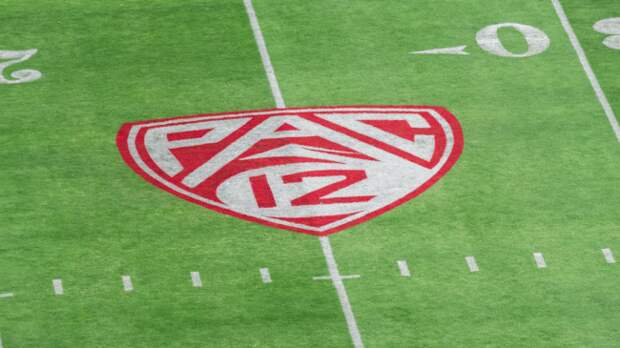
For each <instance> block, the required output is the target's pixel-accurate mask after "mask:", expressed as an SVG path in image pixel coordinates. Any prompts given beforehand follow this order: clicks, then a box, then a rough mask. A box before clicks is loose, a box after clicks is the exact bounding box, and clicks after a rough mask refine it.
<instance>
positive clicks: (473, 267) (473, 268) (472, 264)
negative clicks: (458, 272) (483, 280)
mask: <svg viewBox="0 0 620 348" xmlns="http://www.w3.org/2000/svg"><path fill="white" fill-rule="evenodd" d="M465 262H467V267H469V271H470V272H479V271H480V268H478V264H477V263H476V258H475V257H473V256H466V257H465Z"/></svg>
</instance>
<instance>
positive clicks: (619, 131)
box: [551, 0, 620, 142]
mask: <svg viewBox="0 0 620 348" xmlns="http://www.w3.org/2000/svg"><path fill="white" fill-rule="evenodd" d="M551 2H552V3H553V7H554V8H555V12H556V13H557V15H558V17H559V18H560V22H562V26H563V27H564V31H565V32H566V34H567V35H568V38H569V40H570V42H571V44H572V45H573V48H574V49H575V52H577V56H578V57H579V61H580V62H581V65H582V66H583V70H584V71H585V72H586V75H588V78H589V79H590V84H592V88H593V89H594V92H595V93H596V96H597V97H598V100H599V102H600V103H601V106H602V107H603V110H604V111H605V114H606V115H607V120H609V124H610V125H611V128H612V130H613V131H614V133H615V134H616V139H617V140H618V142H620V125H619V124H618V119H617V118H616V115H615V113H614V110H613V109H612V108H611V105H609V100H607V96H606V95H605V92H603V89H602V88H601V84H600V83H599V82H598V79H597V78H596V74H594V70H592V66H591V65H590V62H589V61H588V58H587V56H586V53H585V51H584V50H583V47H582V46H581V44H580V43H579V39H578V38H577V35H576V34H575V31H574V30H573V27H572V26H571V24H570V21H569V20H568V17H567V16H566V12H564V8H563V7H562V4H561V3H560V0H551Z"/></svg>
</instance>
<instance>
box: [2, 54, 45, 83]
mask: <svg viewBox="0 0 620 348" xmlns="http://www.w3.org/2000/svg"><path fill="white" fill-rule="evenodd" d="M36 53H37V49H36V48H33V49H30V50H25V51H0V60H4V61H3V62H0V84H4V85H13V84H18V83H26V82H32V81H35V80H38V79H40V78H41V76H43V74H41V72H40V71H38V70H32V69H22V70H16V71H13V72H12V73H11V77H12V78H13V79H12V80H9V79H7V78H5V77H4V69H6V68H8V67H9V66H11V65H13V64H17V63H21V62H23V61H25V60H28V59H30V58H31V57H32V56H34V55H35V54H36Z"/></svg>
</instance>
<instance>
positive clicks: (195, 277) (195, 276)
mask: <svg viewBox="0 0 620 348" xmlns="http://www.w3.org/2000/svg"><path fill="white" fill-rule="evenodd" d="M190 276H191V277H192V285H193V286H194V287H195V288H202V279H200V273H198V272H191V273H190Z"/></svg>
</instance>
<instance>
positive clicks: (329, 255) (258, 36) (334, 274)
mask: <svg viewBox="0 0 620 348" xmlns="http://www.w3.org/2000/svg"><path fill="white" fill-rule="evenodd" d="M243 3H244V5H245V9H246V11H247V13H248V17H249V19H250V25H251V26H252V31H253V32H254V38H255V40H256V45H257V46H258V51H259V52H260V56H261V59H262V62H263V68H264V69H265V73H266V74H267V79H268V80H269V86H270V87H271V93H272V95H273V99H274V100H275V102H276V107H278V108H285V107H286V104H285V103H284V98H283V97H282V91H281V90H280V85H279V84H278V79H277V77H276V73H275V70H274V69H273V65H272V64H271V58H270V57H269V51H267V45H266V44H265V38H264V37H263V33H262V31H261V29H260V25H259V24H258V18H257V17H256V11H254V6H253V4H252V0H244V1H243ZM319 241H320V243H321V248H322V249H323V255H325V262H326V263H327V268H328V270H329V274H330V276H331V278H332V283H333V285H334V287H335V288H336V293H337V294H338V299H339V300H340V306H341V307H342V312H343V313H344V317H345V320H346V322H347V327H348V328H349V334H350V335H351V340H352V341H353V345H354V346H355V348H362V347H364V343H363V342H362V336H361V334H360V331H359V329H358V327H357V322H356V320H355V316H354V315H353V309H352V308H351V303H350V302H349V296H348V295H347V290H346V288H345V287H344V283H343V281H342V277H341V276H340V272H339V271H338V266H337V265H336V260H335V258H334V254H333V252H332V248H331V243H330V241H329V237H319Z"/></svg>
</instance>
